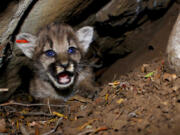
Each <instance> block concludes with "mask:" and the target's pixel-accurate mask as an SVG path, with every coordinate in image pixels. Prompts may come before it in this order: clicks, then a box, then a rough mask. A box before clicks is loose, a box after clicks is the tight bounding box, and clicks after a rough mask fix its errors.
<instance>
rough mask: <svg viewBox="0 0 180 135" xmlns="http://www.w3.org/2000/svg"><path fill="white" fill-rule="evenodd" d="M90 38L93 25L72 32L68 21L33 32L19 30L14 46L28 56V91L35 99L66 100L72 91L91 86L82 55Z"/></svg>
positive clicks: (86, 91)
mask: <svg viewBox="0 0 180 135" xmlns="http://www.w3.org/2000/svg"><path fill="white" fill-rule="evenodd" d="M92 39H93V28H92V27H90V26H85V27H83V28H81V29H79V30H78V31H77V32H75V31H74V30H73V29H72V28H71V27H70V26H69V25H66V24H57V23H53V24H50V25H48V26H47V27H45V28H44V29H42V30H41V31H40V32H39V33H38V34H37V36H34V35H31V34H29V33H20V34H19V35H17V37H16V46H18V48H20V49H21V51H22V52H23V53H24V54H25V56H26V57H28V58H29V59H30V62H31V66H32V70H33V75H32V78H31V80H30V85H29V91H30V93H31V95H32V96H33V97H34V98H35V99H38V100H39V99H40V100H41V99H47V98H49V99H53V100H56V99H62V100H67V99H68V98H69V97H70V96H71V95H73V93H74V92H75V91H80V94H82V95H86V96H87V95H89V94H90V93H91V92H93V91H94V90H95V87H94V86H93V81H92V80H93V79H92V78H93V74H92V72H91V69H90V67H89V66H88V64H87V61H85V59H84V56H85V54H86V52H87V50H88V48H89V45H90V43H91V42H92Z"/></svg>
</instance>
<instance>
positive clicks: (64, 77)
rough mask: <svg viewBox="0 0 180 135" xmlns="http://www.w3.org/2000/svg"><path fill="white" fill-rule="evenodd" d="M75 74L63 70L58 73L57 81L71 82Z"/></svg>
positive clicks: (62, 82)
mask: <svg viewBox="0 0 180 135" xmlns="http://www.w3.org/2000/svg"><path fill="white" fill-rule="evenodd" d="M72 77H73V74H72V73H70V72H62V73H59V74H58V75H57V82H58V83H59V84H61V85H65V84H69V83H70V82H71V80H72Z"/></svg>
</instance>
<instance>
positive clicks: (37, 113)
mask: <svg viewBox="0 0 180 135" xmlns="http://www.w3.org/2000/svg"><path fill="white" fill-rule="evenodd" d="M20 114H21V115H23V116H47V117H52V116H55V115H53V114H48V113H43V112H30V113H20Z"/></svg>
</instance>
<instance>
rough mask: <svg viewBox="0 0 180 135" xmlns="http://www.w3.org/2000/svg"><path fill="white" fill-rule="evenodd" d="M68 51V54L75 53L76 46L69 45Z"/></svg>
mask: <svg viewBox="0 0 180 135" xmlns="http://www.w3.org/2000/svg"><path fill="white" fill-rule="evenodd" d="M68 53H70V54H74V53H76V48H75V47H69V49H68Z"/></svg>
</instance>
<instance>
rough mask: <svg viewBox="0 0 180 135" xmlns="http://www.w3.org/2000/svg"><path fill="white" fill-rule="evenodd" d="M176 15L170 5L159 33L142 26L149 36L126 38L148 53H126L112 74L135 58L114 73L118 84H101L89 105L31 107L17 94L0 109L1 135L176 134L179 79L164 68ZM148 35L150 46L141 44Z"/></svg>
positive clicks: (79, 100)
mask: <svg viewBox="0 0 180 135" xmlns="http://www.w3.org/2000/svg"><path fill="white" fill-rule="evenodd" d="M176 16H177V6H176V5H175V6H174V7H173V9H172V8H171V9H170V11H168V13H167V15H166V16H165V17H163V18H162V19H161V20H159V21H158V22H155V25H156V26H157V27H158V26H159V27H158V29H151V27H149V28H148V27H145V26H147V25H144V28H148V29H150V30H151V31H150V32H149V31H147V32H149V33H152V35H154V36H151V37H150V36H149V34H143V35H144V37H143V36H142V35H141V36H140V37H134V38H133V37H131V39H132V41H133V40H135V39H138V38H140V39H144V40H143V41H144V42H142V41H138V43H139V45H142V46H144V47H143V48H144V51H143V50H142V49H141V50H140V52H148V51H150V54H149V53H148V54H147V53H142V55H135V54H130V57H129V58H127V61H124V60H123V61H121V63H120V65H118V64H116V66H117V67H116V70H113V71H114V72H118V71H117V69H118V67H119V70H120V69H122V68H120V66H121V65H122V62H127V63H129V65H130V63H131V62H132V57H134V59H135V58H136V59H138V60H135V61H133V63H134V62H137V63H136V64H132V65H133V66H131V68H130V69H128V70H127V71H126V72H125V70H124V73H123V74H122V70H121V71H119V72H120V73H121V75H119V74H118V73H117V75H118V79H115V80H112V79H111V81H108V82H106V83H104V85H103V86H101V87H100V88H101V91H100V93H99V94H98V96H97V97H96V98H95V99H94V100H90V99H86V98H83V97H80V96H78V95H76V96H74V97H73V98H72V99H70V100H69V101H67V102H66V103H63V104H61V105H55V106H53V105H51V104H49V105H46V104H32V103H33V101H32V98H31V97H30V96H29V95H28V94H27V93H19V94H17V95H16V96H15V97H14V98H12V99H14V100H15V101H13V100H10V101H9V102H7V103H4V104H1V105H0V134H5V135H6V134H23V135H29V134H32V135H39V134H42V135H48V134H49V135H51V134H54V135H136V134H139V135H152V134H153V135H179V134H180V129H179V124H180V85H179V84H180V77H178V76H177V75H176V74H175V73H173V72H172V71H170V70H169V69H168V68H167V66H166V62H165V53H164V50H165V46H166V44H167V37H168V35H169V33H170V30H171V28H172V25H173V23H174V21H175V18H176ZM148 23H150V22H148ZM162 24H164V25H163V27H160V26H162ZM135 32H137V31H135ZM153 33H156V35H155V34H153ZM148 36H149V38H151V39H150V41H147V40H145V38H147V37H148ZM158 39H159V40H158ZM163 39H164V40H163ZM145 41H147V42H145ZM152 41H153V42H152ZM136 43H137V42H136ZM145 43H146V45H144V44H145ZM151 43H152V44H151ZM150 45H152V46H153V45H156V46H153V47H149V46H150ZM158 45H159V46H158ZM157 46H158V47H157ZM148 47H149V48H148ZM152 48H153V49H152ZM153 51H154V52H153ZM153 53H155V54H157V55H153ZM145 54H147V55H145ZM131 55H132V56H131ZM152 55H153V56H152ZM135 56H137V57H135ZM146 58H147V59H146ZM128 60H129V61H128ZM125 65H128V64H125ZM111 68H112V67H111ZM124 68H126V67H124ZM109 70H110V69H109ZM111 70H112V69H111ZM106 79H107V80H108V79H109V78H108V77H107V78H106ZM41 106H43V109H42V107H41ZM1 132H2V133H1Z"/></svg>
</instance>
